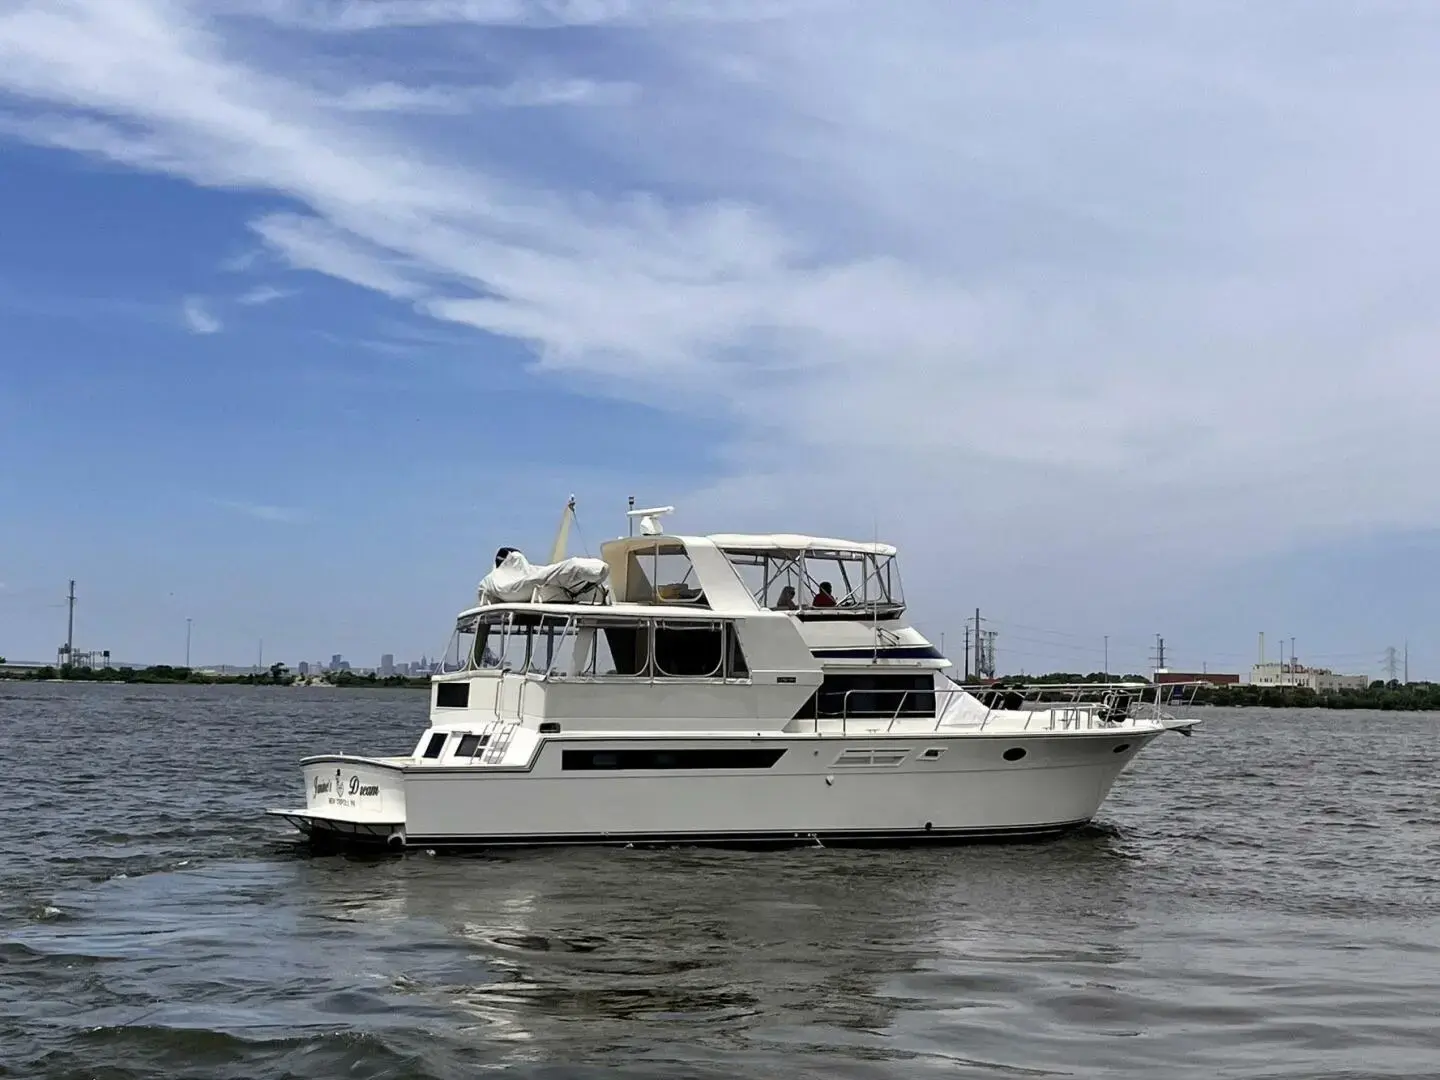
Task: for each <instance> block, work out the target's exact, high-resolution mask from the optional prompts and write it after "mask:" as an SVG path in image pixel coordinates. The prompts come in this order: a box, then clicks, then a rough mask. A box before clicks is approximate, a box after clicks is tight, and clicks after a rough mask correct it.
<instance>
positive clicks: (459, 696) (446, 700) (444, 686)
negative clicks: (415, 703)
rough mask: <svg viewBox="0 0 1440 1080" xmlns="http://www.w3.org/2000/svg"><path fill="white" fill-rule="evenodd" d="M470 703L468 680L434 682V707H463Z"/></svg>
mask: <svg viewBox="0 0 1440 1080" xmlns="http://www.w3.org/2000/svg"><path fill="white" fill-rule="evenodd" d="M469 704H470V684H469V683H468V682H442V683H436V684H435V707H436V708H437V709H463V708H466V707H467V706H468V705H469Z"/></svg>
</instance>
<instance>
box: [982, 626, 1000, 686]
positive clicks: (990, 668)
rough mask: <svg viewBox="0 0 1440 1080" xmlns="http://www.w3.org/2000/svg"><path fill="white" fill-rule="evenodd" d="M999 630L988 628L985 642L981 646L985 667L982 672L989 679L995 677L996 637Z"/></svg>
mask: <svg viewBox="0 0 1440 1080" xmlns="http://www.w3.org/2000/svg"><path fill="white" fill-rule="evenodd" d="M999 633H1000V632H999V631H998V630H986V631H985V632H984V634H985V637H984V640H983V643H982V644H981V646H980V655H981V657H982V658H983V659H984V665H985V666H984V667H983V668H982V670H981V674H982V675H984V676H985V678H987V679H993V678H995V638H996V637H998V636H999Z"/></svg>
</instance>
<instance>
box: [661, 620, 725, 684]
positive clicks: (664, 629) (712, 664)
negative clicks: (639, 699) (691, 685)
mask: <svg viewBox="0 0 1440 1080" xmlns="http://www.w3.org/2000/svg"><path fill="white" fill-rule="evenodd" d="M655 674H656V675H670V676H681V677H690V678H700V679H706V678H709V679H721V678H724V677H725V624H724V623H718V622H715V623H705V622H690V621H688V620H687V621H683V622H682V621H679V620H670V621H667V620H664V619H661V620H659V621H657V622H656V623H655Z"/></svg>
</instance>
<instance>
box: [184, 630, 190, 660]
mask: <svg viewBox="0 0 1440 1080" xmlns="http://www.w3.org/2000/svg"><path fill="white" fill-rule="evenodd" d="M185 670H186V671H189V670H190V620H189V619H188V618H187V619H186V620H185Z"/></svg>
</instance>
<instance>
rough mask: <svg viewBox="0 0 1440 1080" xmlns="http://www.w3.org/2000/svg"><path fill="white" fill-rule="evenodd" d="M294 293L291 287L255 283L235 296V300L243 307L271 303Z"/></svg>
mask: <svg viewBox="0 0 1440 1080" xmlns="http://www.w3.org/2000/svg"><path fill="white" fill-rule="evenodd" d="M294 295H295V292H294V290H293V289H277V288H276V287H275V286H274V285H257V286H255V287H254V288H253V289H247V290H246V291H245V292H243V293H241V294H240V295H239V296H237V297H236V298H235V302H236V303H237V304H241V305H243V306H245V307H259V306H260V305H262V304H273V303H274V302H275V301H276V300H284V299H286V298H287V297H290V296H294Z"/></svg>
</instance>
